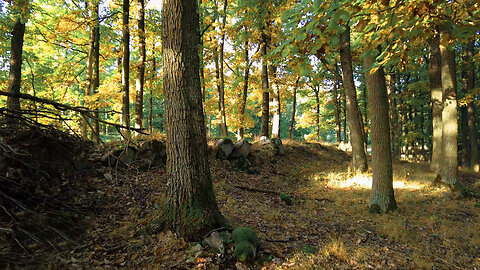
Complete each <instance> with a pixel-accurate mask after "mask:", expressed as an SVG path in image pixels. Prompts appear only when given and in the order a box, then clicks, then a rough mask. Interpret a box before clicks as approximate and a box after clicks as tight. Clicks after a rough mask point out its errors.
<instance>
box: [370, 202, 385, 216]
mask: <svg viewBox="0 0 480 270" xmlns="http://www.w3.org/2000/svg"><path fill="white" fill-rule="evenodd" d="M368 212H369V213H370V214H380V213H382V209H381V208H380V206H379V205H378V204H376V203H372V204H370V205H369V206H368Z"/></svg>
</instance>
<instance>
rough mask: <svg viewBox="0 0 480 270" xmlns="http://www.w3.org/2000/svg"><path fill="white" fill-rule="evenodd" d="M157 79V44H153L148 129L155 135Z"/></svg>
mask: <svg viewBox="0 0 480 270" xmlns="http://www.w3.org/2000/svg"><path fill="white" fill-rule="evenodd" d="M156 78H157V59H156V58H155V42H153V46H152V76H151V78H150V97H149V103H150V104H149V105H150V110H149V111H148V128H149V130H150V134H152V133H153V85H154V82H155V80H156Z"/></svg>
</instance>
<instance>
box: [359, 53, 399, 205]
mask: <svg viewBox="0 0 480 270" xmlns="http://www.w3.org/2000/svg"><path fill="white" fill-rule="evenodd" d="M364 61H365V72H366V76H365V77H366V82H367V89H368V101H369V106H370V118H371V136H372V178H373V182H372V189H371V191H370V203H369V210H370V212H373V213H386V212H389V211H392V210H395V209H397V203H396V201H395V195H394V192H393V173H392V154H391V149H390V123H389V119H388V115H389V114H388V94H387V87H386V84H385V75H384V73H383V67H380V68H379V69H378V70H377V71H375V72H373V73H371V72H370V69H371V68H372V67H373V64H374V63H375V57H374V56H372V55H370V56H366V57H365V59H364Z"/></svg>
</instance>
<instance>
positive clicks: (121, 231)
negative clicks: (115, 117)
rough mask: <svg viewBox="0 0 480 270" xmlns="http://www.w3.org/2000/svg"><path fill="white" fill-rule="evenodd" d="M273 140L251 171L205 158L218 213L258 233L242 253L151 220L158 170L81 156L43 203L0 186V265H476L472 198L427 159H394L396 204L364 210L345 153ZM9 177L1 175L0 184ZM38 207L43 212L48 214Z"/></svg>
mask: <svg viewBox="0 0 480 270" xmlns="http://www.w3.org/2000/svg"><path fill="white" fill-rule="evenodd" d="M284 145H285V148H286V151H287V154H286V155H284V156H280V157H276V158H275V159H274V160H272V161H271V162H269V163H268V164H264V165H263V166H260V167H259V168H258V170H257V171H255V172H251V171H250V172H246V171H244V170H239V169H237V168H235V166H234V165H232V163H230V162H229V161H227V160H219V159H216V158H215V157H214V155H213V154H212V155H211V157H210V165H211V172H212V176H213V179H214V188H215V192H216V196H217V201H218V204H219V207H220V209H221V212H222V213H223V214H224V216H225V217H226V219H227V220H228V221H229V222H230V224H231V225H232V226H233V227H235V226H244V227H249V228H252V229H254V230H255V232H256V233H257V235H258V238H259V240H260V248H259V250H258V252H257V259H256V260H255V261H254V262H247V263H242V262H237V260H236V258H234V257H233V255H232V253H233V247H232V244H231V243H226V244H225V250H224V251H223V252H220V251H219V250H217V249H212V248H210V247H209V246H208V244H206V243H205V242H204V241H203V242H202V241H201V239H199V240H200V241H199V242H195V243H187V242H185V241H184V240H183V239H181V238H178V237H176V236H175V235H174V234H172V233H171V232H160V231H159V230H158V223H159V222H158V219H157V218H158V216H159V213H160V208H161V205H162V202H164V201H165V189H166V177H165V170H164V168H153V169H150V170H139V169H138V168H135V167H134V166H105V165H101V164H96V163H93V165H91V166H89V167H88V168H86V169H85V170H84V171H82V172H81V174H79V175H77V176H76V177H73V176H67V174H65V175H58V179H61V180H62V181H58V183H57V184H56V185H55V186H56V187H57V188H58V190H56V189H52V187H49V188H50V192H48V191H46V190H37V191H38V192H39V193H42V192H43V193H44V194H45V193H48V194H47V195H48V196H47V195H45V198H48V199H49V200H50V201H49V202H48V203H47V202H45V201H43V200H42V199H41V198H42V197H41V196H40V195H41V194H40V195H39V194H37V195H36V197H35V198H36V199H35V200H33V199H32V200H33V201H35V202H38V203H35V204H25V203H23V199H22V198H12V197H8V196H7V197H5V196H0V203H2V208H3V209H0V211H2V210H4V212H6V213H7V214H6V215H4V216H0V217H1V218H0V227H1V228H0V230H1V231H0V266H1V267H6V268H11V269H16V268H26V269H39V268H47V269H119V268H124V269H480V234H479V231H478V228H480V219H479V215H480V200H478V199H471V198H460V197H459V196H457V195H455V194H454V193H452V192H450V191H449V190H448V189H446V188H442V187H433V186H431V182H432V181H433V179H434V174H433V173H431V172H430V171H429V170H428V164H425V163H408V162H396V163H395V164H394V189H395V196H396V200H397V204H398V207H399V209H398V211H395V212H393V213H389V214H383V215H379V214H369V213H368V210H367V206H368V199H369V191H370V186H371V174H369V173H366V174H360V175H354V174H352V173H351V172H350V171H349V169H348V165H349V160H350V158H349V155H348V154H347V153H345V152H343V151H340V150H338V149H337V148H336V147H335V146H333V145H327V144H322V143H316V142H312V143H306V142H296V141H284ZM98 155H100V154H97V156H98ZM92 160H95V159H92ZM0 165H1V164H0ZM16 173H17V174H18V172H16ZM23 175H25V173H24V174H23ZM20 176H22V175H20ZM25 177H26V176H25ZM29 177H31V175H30V176H29ZM479 177H480V175H479V174H475V173H472V172H468V171H463V170H462V171H461V181H462V182H463V183H465V184H467V185H468V186H470V187H471V188H476V189H477V190H478V188H479V186H478V183H479V182H478V179H479ZM4 178H7V176H5V175H2V179H4ZM65 178H67V179H65ZM9 179H10V178H9ZM39 179H40V178H39ZM39 181H43V180H39ZM10 182H11V181H10ZM10 182H8V181H6V180H5V179H4V181H3V182H1V183H0V184H2V185H6V184H5V183H10ZM10 185H13V184H10ZM245 187H254V188H255V189H258V190H257V191H253V190H248V189H246V188H245ZM259 190H260V191H259ZM261 190H264V191H273V192H262V191H261ZM33 192H35V188H34V189H33ZM279 193H285V194H288V195H289V196H291V197H292V198H293V204H292V205H287V204H286V203H285V202H284V201H282V200H281V199H280V198H279V196H278V195H277V194H279ZM19 194H20V193H19ZM62 194H63V195H62ZM65 194H68V196H66V195H65ZM3 195H6V194H5V193H3ZM9 198H10V199H11V200H14V201H16V202H18V203H20V204H21V205H23V208H22V207H20V206H19V205H17V204H15V203H12V202H10V201H11V200H10V199H9ZM9 200H10V201H9ZM12 205H13V206H12ZM8 206H10V208H8ZM49 213H51V215H50V216H52V215H53V214H55V216H54V218H53V217H51V218H48V217H49ZM2 215H3V213H2ZM34 217H35V218H34ZM28 222H29V223H31V224H29V225H28V226H26V225H24V223H28ZM21 232H22V233H21ZM39 232H44V233H43V234H42V233H39Z"/></svg>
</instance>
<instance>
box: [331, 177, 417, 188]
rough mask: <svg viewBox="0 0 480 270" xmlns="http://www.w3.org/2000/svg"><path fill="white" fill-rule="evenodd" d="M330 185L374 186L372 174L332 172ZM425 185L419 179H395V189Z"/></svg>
mask: <svg viewBox="0 0 480 270" xmlns="http://www.w3.org/2000/svg"><path fill="white" fill-rule="evenodd" d="M328 179H329V180H328V186H330V187H332V188H341V189H352V188H361V189H370V188H372V176H371V174H357V175H354V176H353V177H347V175H345V174H342V175H339V174H335V173H330V174H329V177H328ZM424 187H425V186H424V185H423V184H421V183H419V182H417V181H413V180H408V181H407V180H396V181H393V188H394V189H410V190H415V189H422V188H424Z"/></svg>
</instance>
